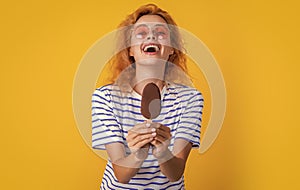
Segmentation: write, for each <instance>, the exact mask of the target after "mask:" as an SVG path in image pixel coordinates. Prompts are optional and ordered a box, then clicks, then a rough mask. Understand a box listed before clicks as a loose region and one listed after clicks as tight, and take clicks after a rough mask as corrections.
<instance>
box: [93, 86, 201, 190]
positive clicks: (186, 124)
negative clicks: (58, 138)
mask: <svg viewBox="0 0 300 190" xmlns="http://www.w3.org/2000/svg"><path fill="white" fill-rule="evenodd" d="M141 98H142V97H141V95H139V94H138V93H136V92H135V91H131V92H128V93H122V92H121V90H119V89H118V87H117V86H116V85H106V86H103V87H101V88H98V89H96V90H95V92H94V94H93V96H92V146H93V148H95V149H101V150H104V149H105V144H109V143H114V142H120V143H123V144H124V146H125V149H126V152H127V153H129V152H130V151H129V149H128V146H127V143H126V136H127V134H128V130H130V129H131V128H132V127H133V126H135V125H136V124H137V123H142V122H144V121H145V120H146V118H144V117H143V116H142V114H141V112H140V106H141ZM161 108H162V109H161V113H160V115H159V116H158V117H157V118H155V119H153V120H152V121H153V122H157V123H161V124H163V125H165V126H167V127H169V128H170V129H171V135H172V138H171V143H170V146H169V149H170V150H171V151H172V150H173V146H174V141H175V139H177V138H181V139H185V140H186V141H187V142H191V143H192V146H193V147H194V148H196V147H199V144H200V128H201V120H202V119H201V118H202V109H203V97H202V95H201V93H199V92H198V91H197V90H196V89H194V88H191V87H187V86H183V85H178V84H170V83H168V84H167V85H166V86H165V87H164V88H163V90H162V92H161ZM151 151H152V150H149V154H148V157H147V158H146V160H144V162H143V164H142V166H141V168H140V169H139V171H138V172H137V174H136V175H135V176H134V177H132V178H131V180H130V181H129V183H128V184H123V183H119V182H118V180H117V178H116V177H115V175H114V171H113V167H112V163H111V162H110V161H108V163H107V165H106V168H105V171H104V175H103V178H102V183H101V189H176V190H178V189H184V180H183V176H182V177H181V179H180V180H178V181H176V182H170V181H169V180H168V178H167V177H166V176H165V175H164V174H163V173H162V172H161V171H160V168H159V164H158V161H157V159H156V158H155V157H154V156H153V155H152V153H151Z"/></svg>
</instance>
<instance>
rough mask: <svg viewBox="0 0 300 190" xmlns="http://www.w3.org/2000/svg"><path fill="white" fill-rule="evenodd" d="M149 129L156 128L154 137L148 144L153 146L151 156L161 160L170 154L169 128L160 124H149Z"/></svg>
mask: <svg viewBox="0 0 300 190" xmlns="http://www.w3.org/2000/svg"><path fill="white" fill-rule="evenodd" d="M150 127H153V128H156V136H155V137H154V139H153V141H151V142H150V144H151V145H153V146H154V147H153V151H152V154H153V155H154V156H155V157H156V158H157V159H161V158H163V157H165V156H166V155H169V154H168V153H170V151H169V149H168V147H169V145H170V140H171V137H172V135H171V131H170V128H169V127H166V126H164V125H162V124H160V123H151V126H150Z"/></svg>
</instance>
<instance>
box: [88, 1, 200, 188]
mask: <svg viewBox="0 0 300 190" xmlns="http://www.w3.org/2000/svg"><path fill="white" fill-rule="evenodd" d="M120 29H121V30H120V31H121V34H120V37H121V39H122V40H120V41H119V46H120V47H123V48H120V51H119V52H118V53H117V54H116V56H115V58H114V61H113V67H112V68H113V69H112V71H113V73H114V78H113V81H114V82H115V83H114V84H109V85H105V86H102V87H100V88H98V89H96V90H95V92H94V94H93V96H92V126H93V129H92V133H93V134H92V143H93V148H95V149H101V150H106V151H107V153H108V156H109V160H108V163H107V165H106V168H105V171H104V175H103V178H102V183H101V187H100V188H101V189H176V190H178V189H184V178H183V173H184V169H185V165H186V161H187V158H188V156H189V153H190V151H191V149H192V148H193V147H195V148H197V147H199V144H200V126H201V118H202V109H203V97H202V95H201V93H200V92H198V91H197V90H196V89H195V88H192V87H189V86H187V85H184V84H180V83H178V82H177V83H176V82H174V81H171V80H168V79H169V78H170V77H169V78H168V76H166V75H171V74H170V73H173V75H174V72H169V69H170V68H171V67H172V65H174V66H176V67H177V68H179V70H181V71H182V72H183V73H187V69H186V59H185V55H184V53H183V46H182V40H181V37H180V35H179V32H178V29H177V28H176V23H175V22H174V20H173V19H172V18H171V16H170V15H169V14H168V13H167V12H166V11H164V10H162V9H160V8H158V7H157V6H156V5H154V4H148V5H144V6H142V7H140V8H139V9H137V10H136V11H135V12H133V13H132V14H130V15H128V16H127V18H126V19H125V20H124V21H123V22H122V23H121V24H120ZM174 66H173V67H172V68H174ZM127 68H131V71H133V72H131V73H133V75H132V76H131V77H127V78H126V77H125V78H126V79H127V80H124V76H123V80H121V82H120V81H119V82H118V80H117V78H122V73H124V71H126V70H127V71H128V69H127ZM175 73H176V72H175ZM125 76H126V75H125ZM177 81H178V80H177ZM126 82H127V83H128V84H129V89H130V90H127V92H126V93H121V92H123V91H124V89H122V88H121V87H120V86H123V87H124V86H126V85H124V83H126ZM149 83H152V84H155V86H157V87H158V89H159V92H160V94H161V95H160V96H161V101H160V105H161V110H160V111H159V114H158V115H157V117H155V118H153V117H152V118H151V117H150V119H149V118H146V117H145V115H144V114H142V113H141V111H140V109H141V102H142V98H143V97H142V94H143V90H144V88H145V86H146V85H147V84H149ZM125 91H126V90H125Z"/></svg>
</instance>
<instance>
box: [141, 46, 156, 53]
mask: <svg viewBox="0 0 300 190" xmlns="http://www.w3.org/2000/svg"><path fill="white" fill-rule="evenodd" d="M142 50H143V52H145V53H155V52H158V51H159V50H160V45H158V44H146V45H144V46H143V47H142Z"/></svg>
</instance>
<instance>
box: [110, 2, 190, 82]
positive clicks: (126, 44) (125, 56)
mask: <svg viewBox="0 0 300 190" xmlns="http://www.w3.org/2000/svg"><path fill="white" fill-rule="evenodd" d="M144 15H158V16H160V17H162V18H163V19H164V20H165V21H166V23H167V24H168V25H169V26H172V25H173V26H174V27H172V28H171V29H170V36H171V46H172V47H174V53H173V54H172V55H171V56H170V57H169V60H168V61H169V62H171V63H173V64H175V65H177V66H179V67H180V68H181V69H182V70H183V71H184V72H185V73H187V66H186V57H185V54H184V53H183V51H184V48H183V41H182V39H181V36H180V34H179V31H178V29H177V27H176V26H177V24H176V23H175V21H174V20H173V19H172V17H171V16H170V15H169V13H168V12H166V11H164V10H162V9H160V8H159V7H158V6H157V5H155V4H147V5H143V6H141V7H140V8H138V9H137V10H136V11H134V12H133V13H132V14H130V15H128V16H127V17H126V18H125V20H124V21H122V22H121V23H120V24H119V26H118V29H119V30H118V38H117V43H118V44H117V50H118V51H119V52H117V53H116V55H115V56H114V57H113V58H112V59H111V61H110V63H111V71H112V76H111V79H110V81H111V82H115V81H116V79H117V78H118V76H119V74H120V73H121V72H122V71H123V70H124V69H125V68H127V67H128V66H129V65H131V64H132V63H134V62H135V60H134V58H133V57H132V56H130V55H129V50H130V38H131V28H130V27H129V26H131V25H133V24H135V23H136V22H137V21H138V19H139V18H141V17H142V16H144Z"/></svg>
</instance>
